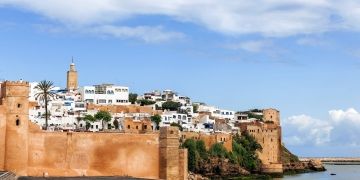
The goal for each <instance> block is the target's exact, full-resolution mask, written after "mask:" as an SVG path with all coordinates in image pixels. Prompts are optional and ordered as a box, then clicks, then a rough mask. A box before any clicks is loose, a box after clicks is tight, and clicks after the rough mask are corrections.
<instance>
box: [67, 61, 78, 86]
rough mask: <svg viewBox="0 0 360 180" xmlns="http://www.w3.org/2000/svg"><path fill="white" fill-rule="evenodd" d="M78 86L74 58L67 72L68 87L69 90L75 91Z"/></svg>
mask: <svg viewBox="0 0 360 180" xmlns="http://www.w3.org/2000/svg"><path fill="white" fill-rule="evenodd" d="M77 88H78V74H77V71H76V69H75V63H74V60H72V62H71V64H70V69H69V71H68V72H67V81H66V89H67V90H68V91H73V90H76V89H77Z"/></svg>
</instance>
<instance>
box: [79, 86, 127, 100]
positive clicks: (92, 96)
mask: <svg viewBox="0 0 360 180" xmlns="http://www.w3.org/2000/svg"><path fill="white" fill-rule="evenodd" d="M79 92H80V94H81V98H82V100H83V101H84V102H87V103H94V104H98V105H129V104H130V103H129V88H128V87H124V86H115V85H113V84H101V85H95V86H84V87H82V88H80V90H79Z"/></svg>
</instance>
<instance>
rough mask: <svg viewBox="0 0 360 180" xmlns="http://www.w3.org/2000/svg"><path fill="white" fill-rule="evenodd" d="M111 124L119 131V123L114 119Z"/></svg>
mask: <svg viewBox="0 0 360 180" xmlns="http://www.w3.org/2000/svg"><path fill="white" fill-rule="evenodd" d="M113 124H114V126H115V129H119V121H118V120H116V119H115V120H114V122H113Z"/></svg>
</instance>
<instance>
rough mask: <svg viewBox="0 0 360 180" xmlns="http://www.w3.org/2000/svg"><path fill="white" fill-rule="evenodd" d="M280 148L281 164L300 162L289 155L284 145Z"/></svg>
mask: <svg viewBox="0 0 360 180" xmlns="http://www.w3.org/2000/svg"><path fill="white" fill-rule="evenodd" d="M281 148H282V150H281V160H282V163H283V164H286V163H294V162H300V160H299V158H298V157H297V156H296V155H294V154H293V153H291V152H290V151H289V150H288V149H287V148H286V147H285V146H284V145H282V146H281Z"/></svg>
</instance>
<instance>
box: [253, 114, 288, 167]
mask: <svg viewBox="0 0 360 180" xmlns="http://www.w3.org/2000/svg"><path fill="white" fill-rule="evenodd" d="M263 121H264V122H265V123H259V122H255V123H251V124H248V125H247V132H249V134H251V135H252V136H254V137H255V139H256V141H257V142H258V143H259V144H260V145H261V147H262V151H259V152H258V155H259V159H260V160H261V161H262V172H264V173H283V166H282V162H281V149H282V148H281V126H280V113H279V111H278V110H276V109H265V110H264V111H263Z"/></svg>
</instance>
